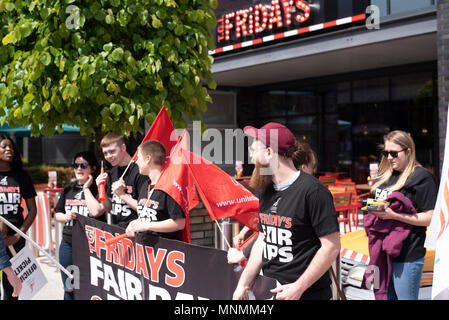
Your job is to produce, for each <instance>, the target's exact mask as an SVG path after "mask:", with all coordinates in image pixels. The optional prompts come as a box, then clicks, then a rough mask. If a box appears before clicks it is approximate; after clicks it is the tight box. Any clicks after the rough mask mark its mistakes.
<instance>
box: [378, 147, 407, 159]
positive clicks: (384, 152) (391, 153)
mask: <svg viewBox="0 0 449 320" xmlns="http://www.w3.org/2000/svg"><path fill="white" fill-rule="evenodd" d="M404 150H407V148H405V149H402V150H399V151H387V150H384V151H382V155H383V156H384V157H385V158H388V155H391V157H393V158H397V157H398V154H399V152H401V151H404Z"/></svg>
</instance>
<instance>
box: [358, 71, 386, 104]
mask: <svg viewBox="0 0 449 320" xmlns="http://www.w3.org/2000/svg"><path fill="white" fill-rule="evenodd" d="M387 100H388V78H387V77H382V78H374V79H363V80H356V81H354V82H353V102H354V103H367V102H381V101H387Z"/></svg>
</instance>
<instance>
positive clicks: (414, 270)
mask: <svg viewBox="0 0 449 320" xmlns="http://www.w3.org/2000/svg"><path fill="white" fill-rule="evenodd" d="M423 268H424V258H421V259H419V260H416V261H411V262H393V270H392V272H391V278H390V283H389V285H388V294H387V297H388V300H418V295H419V287H420V283H421V275H422V270H423Z"/></svg>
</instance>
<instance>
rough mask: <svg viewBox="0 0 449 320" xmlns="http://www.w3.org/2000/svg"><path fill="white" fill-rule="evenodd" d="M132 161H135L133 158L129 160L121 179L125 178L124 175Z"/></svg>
mask: <svg viewBox="0 0 449 320" xmlns="http://www.w3.org/2000/svg"><path fill="white" fill-rule="evenodd" d="M131 162H134V161H133V159H131V160H130V161H129V163H128V165H127V166H126V169H125V171H123V173H122V176H121V177H120V179H119V180H122V179H123V177H124V176H125V174H126V171H128V168H129V166H130V165H131Z"/></svg>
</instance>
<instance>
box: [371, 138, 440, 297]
mask: <svg viewBox="0 0 449 320" xmlns="http://www.w3.org/2000/svg"><path fill="white" fill-rule="evenodd" d="M395 191H398V192H401V193H402V194H403V195H405V196H406V197H407V198H409V199H410V200H411V202H412V204H413V206H414V207H415V209H416V212H417V213H415V214H406V213H401V212H394V211H393V210H392V209H391V208H389V207H387V206H381V207H380V208H379V209H380V210H378V211H372V210H370V211H368V212H369V213H370V214H373V215H375V216H376V217H378V218H379V219H381V220H388V219H393V220H397V221H400V222H403V223H406V224H409V225H411V226H412V228H411V231H410V234H409V235H408V237H407V238H406V239H405V240H404V241H403V244H402V249H401V251H400V253H399V255H398V256H397V257H396V258H393V267H392V272H391V278H390V281H389V285H388V295H387V296H388V299H389V300H397V299H399V300H403V299H404V300H416V299H418V293H419V287H420V282H421V274H422V269H423V267H424V256H425V254H426V248H425V247H424V241H425V238H426V227H427V226H428V225H429V224H430V221H431V219H432V214H433V208H434V206H435V201H436V197H437V187H436V184H435V180H434V177H433V176H432V174H431V173H430V172H429V171H428V170H426V169H425V168H424V167H422V166H421V165H420V164H419V163H418V162H417V161H416V149H415V143H414V142H413V139H412V137H411V136H410V135H409V134H408V133H406V132H404V131H400V130H396V131H392V132H390V133H388V134H387V135H385V136H384V144H383V145H382V156H381V161H380V165H379V170H378V175H377V178H376V180H375V183H374V185H373V186H372V188H371V192H372V193H373V194H374V197H375V198H376V199H378V200H384V199H386V198H387V197H388V196H389V195H390V194H391V193H392V192H395Z"/></svg>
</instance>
